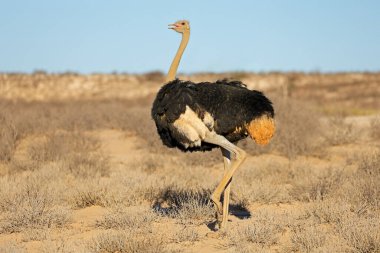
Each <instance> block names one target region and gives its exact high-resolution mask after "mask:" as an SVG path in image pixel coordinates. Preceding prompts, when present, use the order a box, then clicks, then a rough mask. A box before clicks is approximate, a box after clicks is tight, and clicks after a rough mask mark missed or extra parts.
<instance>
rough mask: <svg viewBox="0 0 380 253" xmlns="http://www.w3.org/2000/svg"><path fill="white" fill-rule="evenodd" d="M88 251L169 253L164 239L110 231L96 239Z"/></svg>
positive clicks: (102, 252)
mask: <svg viewBox="0 0 380 253" xmlns="http://www.w3.org/2000/svg"><path fill="white" fill-rule="evenodd" d="M88 249H89V250H90V251H91V252H94V253H115V252H118V253H140V252H146V253H157V252H162V253H164V252H167V250H166V249H165V245H164V243H163V240H162V238H160V237H159V236H154V235H152V234H149V235H148V234H145V235H143V236H138V235H136V234H134V233H130V232H113V231H108V232H104V233H102V234H100V235H99V236H97V237H96V238H94V239H93V240H92V241H91V242H90V243H89V244H88Z"/></svg>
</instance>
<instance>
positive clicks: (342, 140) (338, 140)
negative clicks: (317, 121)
mask: <svg viewBox="0 0 380 253" xmlns="http://www.w3.org/2000/svg"><path fill="white" fill-rule="evenodd" d="M324 127H325V128H326V130H324V131H323V135H324V137H325V140H326V142H327V143H328V144H329V145H343V144H348V143H352V142H354V141H356V140H357V139H358V138H359V133H358V132H357V131H356V130H355V128H354V125H353V124H352V123H350V122H347V120H346V117H345V116H344V115H343V114H338V115H334V116H331V117H330V118H328V119H327V122H326V125H325V126H324Z"/></svg>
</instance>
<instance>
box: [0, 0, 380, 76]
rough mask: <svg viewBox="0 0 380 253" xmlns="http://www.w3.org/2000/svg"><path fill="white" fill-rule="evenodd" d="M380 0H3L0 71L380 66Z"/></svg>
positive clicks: (358, 68)
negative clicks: (183, 30)
mask: <svg viewBox="0 0 380 253" xmlns="http://www.w3.org/2000/svg"><path fill="white" fill-rule="evenodd" d="M379 11H380V1H376V0H373V1H368V0H363V1H358V0H346V1H344V0H335V1H333V0H330V1H328V0H318V1H317V0H310V1H305V0H288V1H285V0H282V1H280V0H277V1H269V0H268V1H263V0H261V1H253V0H252V1H240V0H235V1H222V0H220V1H206V0H203V1H180V0H177V1H127V0H117V1H116V0H108V1H105V0H102V1H101V0H65V1H52V0H34V1H32V0H23V1H21V0H12V1H5V0H0V72H32V71H34V70H46V71H48V72H64V71H75V72H80V73H93V72H103V73H109V72H113V71H117V72H128V73H142V72H147V71H154V70H160V71H164V72H166V71H167V70H168V68H169V66H170V63H171V60H172V58H173V56H174V54H175V52H176V50H177V48H178V45H179V42H180V35H179V34H177V33H175V32H173V31H172V30H168V29H167V24H169V23H172V22H174V21H176V20H177V19H188V20H190V23H191V29H192V30H191V38H190V42H189V45H188V47H187V49H186V52H185V54H184V56H183V59H182V61H181V66H180V68H179V71H180V72H184V73H192V72H205V71H213V72H222V71H323V72H325V71H326V72H330V71H332V72H335V71H379V70H380V15H378V13H379Z"/></svg>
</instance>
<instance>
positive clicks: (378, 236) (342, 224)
mask: <svg viewBox="0 0 380 253" xmlns="http://www.w3.org/2000/svg"><path fill="white" fill-rule="evenodd" d="M337 231H338V233H339V235H340V236H342V237H343V238H344V239H345V240H346V242H347V243H348V245H349V246H350V247H351V248H352V251H353V252H363V253H364V252H373V253H375V252H379V251H380V219H379V218H359V217H356V216H353V217H347V218H346V219H342V220H340V221H339V222H338V224H337Z"/></svg>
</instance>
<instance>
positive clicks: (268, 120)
mask: <svg viewBox="0 0 380 253" xmlns="http://www.w3.org/2000/svg"><path fill="white" fill-rule="evenodd" d="M275 128H276V127H275V124H274V119H273V118H272V117H269V116H267V115H263V116H261V117H259V118H256V119H254V120H252V121H251V122H249V124H248V125H247V130H248V133H249V136H251V138H252V139H253V140H254V141H255V142H256V143H257V144H259V145H266V144H268V143H269V141H270V140H271V139H272V137H273V135H274V131H275Z"/></svg>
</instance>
